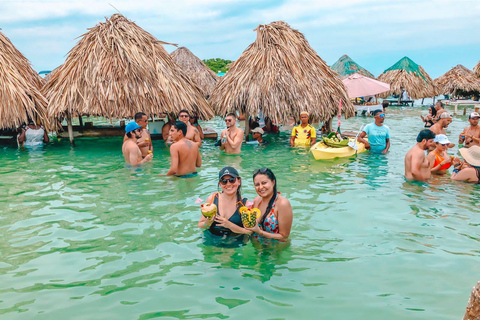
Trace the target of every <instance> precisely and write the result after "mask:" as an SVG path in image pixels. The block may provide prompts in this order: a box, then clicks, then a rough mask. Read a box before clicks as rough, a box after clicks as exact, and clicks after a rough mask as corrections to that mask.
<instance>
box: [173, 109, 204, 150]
mask: <svg viewBox="0 0 480 320" xmlns="http://www.w3.org/2000/svg"><path fill="white" fill-rule="evenodd" d="M178 121H182V122H183V123H185V124H186V125H187V134H186V135H185V138H186V139H188V140H191V141H193V142H195V143H196V144H197V146H198V147H199V148H200V147H201V146H202V139H200V132H198V130H197V128H195V126H192V124H191V123H190V114H189V113H188V111H187V110H180V112H179V113H178Z"/></svg>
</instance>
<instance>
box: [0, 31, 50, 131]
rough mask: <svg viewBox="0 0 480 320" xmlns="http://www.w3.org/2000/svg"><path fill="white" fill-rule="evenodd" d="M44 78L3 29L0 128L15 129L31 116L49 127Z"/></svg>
mask: <svg viewBox="0 0 480 320" xmlns="http://www.w3.org/2000/svg"><path fill="white" fill-rule="evenodd" d="M41 85H42V78H41V77H40V76H39V75H38V73H36V72H35V71H34V70H33V68H32V67H31V65H30V62H29V61H28V60H27V58H25V57H24V56H23V55H22V54H21V53H20V51H18V50H17V48H15V46H14V45H13V44H12V43H11V42H10V40H9V39H8V38H7V37H6V36H5V35H4V34H3V33H2V32H0V97H1V101H0V129H13V128H16V127H18V126H20V125H21V124H23V123H27V122H28V120H29V119H32V120H34V121H35V122H37V121H38V122H40V123H41V124H43V125H45V126H46V127H47V128H48V127H49V121H48V119H47V112H46V111H47V110H46V107H47V100H46V99H45V97H44V96H43V95H42V93H41V92H40V87H41Z"/></svg>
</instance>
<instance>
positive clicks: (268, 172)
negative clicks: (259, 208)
mask: <svg viewBox="0 0 480 320" xmlns="http://www.w3.org/2000/svg"><path fill="white" fill-rule="evenodd" d="M259 174H263V175H266V176H267V178H268V179H270V181H272V182H275V183H274V185H273V195H272V198H271V199H270V201H269V202H268V205H267V209H266V210H265V213H264V214H263V215H262V217H261V218H260V222H259V223H258V225H259V226H261V227H262V229H265V226H264V223H265V219H266V218H267V216H268V214H269V213H270V211H272V207H273V203H274V202H275V200H277V198H278V192H277V178H276V177H275V175H274V174H273V172H272V170H270V169H268V168H262V169H259V170H255V171H254V173H253V180H255V177H256V176H258V175H259Z"/></svg>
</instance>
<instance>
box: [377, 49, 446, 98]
mask: <svg viewBox="0 0 480 320" xmlns="http://www.w3.org/2000/svg"><path fill="white" fill-rule="evenodd" d="M378 80H380V81H382V82H386V83H388V84H390V91H388V92H385V93H383V94H381V95H380V97H381V98H386V97H388V96H389V95H397V94H398V95H400V94H401V93H402V88H405V90H406V91H407V92H408V94H409V95H410V97H411V98H412V99H422V98H427V97H434V96H435V95H436V93H437V92H436V91H437V89H436V87H435V85H434V84H433V80H432V78H430V76H429V75H428V73H427V72H426V71H425V70H424V69H423V68H422V67H421V66H419V65H418V64H416V63H415V62H413V61H412V60H411V59H410V58H408V57H403V58H402V59H400V60H398V62H397V63H395V64H394V65H393V66H391V67H390V68H388V69H387V70H385V71H384V72H383V73H382V74H381V75H379V76H378Z"/></svg>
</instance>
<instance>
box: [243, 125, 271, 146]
mask: <svg viewBox="0 0 480 320" xmlns="http://www.w3.org/2000/svg"><path fill="white" fill-rule="evenodd" d="M250 132H251V133H252V137H253V139H252V140H251V141H247V144H259V145H263V144H267V143H268V141H267V140H263V137H262V135H263V134H264V131H263V129H262V128H260V127H257V128H255V129H253V130H252V131H250Z"/></svg>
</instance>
